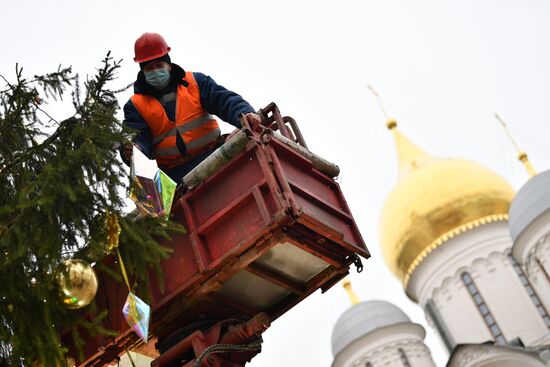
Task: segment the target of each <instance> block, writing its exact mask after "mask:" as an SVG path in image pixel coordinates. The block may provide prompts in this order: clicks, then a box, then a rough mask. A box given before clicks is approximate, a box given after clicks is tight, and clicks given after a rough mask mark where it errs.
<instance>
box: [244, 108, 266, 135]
mask: <svg viewBox="0 0 550 367" xmlns="http://www.w3.org/2000/svg"><path fill="white" fill-rule="evenodd" d="M244 119H245V120H246V122H248V125H250V129H251V130H252V131H255V130H257V129H258V127H259V126H260V124H261V123H262V119H261V117H260V116H259V115H258V114H257V113H255V112H249V113H247V114H246V115H244Z"/></svg>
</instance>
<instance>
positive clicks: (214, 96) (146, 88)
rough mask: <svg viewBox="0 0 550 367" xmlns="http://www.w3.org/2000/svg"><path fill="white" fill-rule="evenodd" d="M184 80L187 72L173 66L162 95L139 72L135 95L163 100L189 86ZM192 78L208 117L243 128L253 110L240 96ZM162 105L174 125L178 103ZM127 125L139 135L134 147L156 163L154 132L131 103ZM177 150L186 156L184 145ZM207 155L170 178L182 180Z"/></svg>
mask: <svg viewBox="0 0 550 367" xmlns="http://www.w3.org/2000/svg"><path fill="white" fill-rule="evenodd" d="M184 76H185V71H184V70H183V69H182V68H181V67H180V66H178V65H176V64H174V63H172V70H171V72H170V84H169V85H168V87H166V88H165V89H164V90H160V91H159V90H157V89H155V88H153V87H152V86H150V85H149V84H147V83H146V81H145V75H144V74H143V72H142V71H140V72H139V73H138V76H137V80H136V81H135V83H134V93H138V94H145V95H150V96H153V97H155V98H157V99H159V100H160V99H162V97H163V96H166V95H169V94H170V93H173V92H174V91H175V90H176V89H177V87H178V85H179V84H181V85H184V86H187V82H186V81H185V80H183V77H184ZM193 76H194V77H195V80H196V82H197V84H198V86H199V91H200V99H201V104H202V107H203V108H204V109H205V110H206V111H207V112H208V113H210V114H212V115H216V116H218V117H219V118H220V119H222V120H224V121H226V122H228V123H230V124H231V125H233V126H235V127H237V128H240V127H241V124H240V121H239V116H240V114H241V113H243V114H246V113H249V112H254V109H253V108H252V106H250V104H249V103H248V102H247V101H245V100H244V99H243V98H242V97H241V96H240V95H238V94H237V93H235V92H232V91H230V90H228V89H226V88H224V87H223V86H221V85H219V84H217V83H216V82H215V81H214V79H212V78H211V77H209V76H207V75H204V74H202V73H197V72H194V73H193ZM161 104H163V105H164V110H165V111H166V115H167V116H168V118H169V119H170V120H172V121H174V120H175V114H176V99H173V100H171V101H161ZM124 125H126V126H128V127H130V128H132V129H135V130H137V131H138V133H137V135H136V136H135V137H134V139H133V142H134V144H136V145H137V146H139V148H140V149H141V151H142V152H143V153H144V154H145V155H146V156H147V157H149V158H150V159H153V156H152V151H153V138H152V135H151V131H150V130H149V126H148V125H147V123H146V122H145V120H144V119H143V118H142V117H141V115H140V114H139V112H138V110H137V109H136V107H135V106H134V105H133V103H132V100H131V99H130V100H128V102H127V103H126V104H125V105H124ZM178 148H180V152H181V153H182V154H183V155H184V154H185V153H186V152H185V151H184V149H185V147H184V145H183V141H182V144H181V145H180V144H178ZM207 153H208V154H202V155H201V156H199V157H197V158H196V159H194V160H192V161H190V162H189V163H187V164H185V166H184V167H176V168H174V169H172V170H169V171H168V172H166V173H167V174H168V175H169V176H171V177H172V176H174V177H172V178H173V179H175V180H176V182H178V181H180V180H181V177H183V176H184V175H185V174H186V173H187V172H189V171H190V170H191V169H193V168H194V167H195V166H196V165H197V164H199V163H200V162H201V161H202V160H204V159H205V158H206V157H207V156H208V155H209V154H210V153H211V152H207ZM178 168H179V169H178Z"/></svg>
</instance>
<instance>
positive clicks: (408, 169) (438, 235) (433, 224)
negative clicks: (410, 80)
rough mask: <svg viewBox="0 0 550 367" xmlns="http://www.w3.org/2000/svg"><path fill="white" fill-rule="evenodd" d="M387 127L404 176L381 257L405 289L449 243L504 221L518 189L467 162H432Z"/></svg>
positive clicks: (394, 194) (388, 213)
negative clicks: (421, 267)
mask: <svg viewBox="0 0 550 367" xmlns="http://www.w3.org/2000/svg"><path fill="white" fill-rule="evenodd" d="M396 126H397V124H396V123H395V121H393V120H390V121H389V122H388V128H389V129H390V130H392V132H393V134H394V138H395V142H396V146H397V152H398V157H399V168H400V177H399V180H398V182H397V185H396V186H395V187H394V188H393V190H392V191H391V192H390V194H389V195H388V197H387V199H386V202H385V204H384V208H383V210H382V216H381V221H380V239H381V244H382V253H383V255H384V258H385V260H386V262H387V264H388V266H389V268H390V269H391V270H392V271H393V273H395V274H396V275H397V277H398V278H399V279H401V280H402V281H403V284H404V286H405V288H406V287H407V283H408V281H409V278H410V276H411V274H412V272H413V271H414V269H415V268H416V267H417V266H418V265H419V264H420V262H421V261H422V260H423V259H424V258H425V257H426V256H427V255H428V254H429V253H430V252H431V251H433V250H434V249H435V248H437V247H438V246H439V245H441V244H442V243H443V242H445V241H447V240H448V239H449V238H451V237H453V236H455V235H457V234H459V233H461V232H464V231H466V230H468V229H471V228H474V227H477V226H479V225H481V224H484V223H488V222H492V221H498V220H506V219H507V213H508V208H509V206H510V202H511V201H512V198H513V197H514V190H513V189H512V188H511V187H510V185H509V184H508V183H507V182H506V181H505V180H504V179H503V178H501V177H500V176H498V175H497V174H495V173H494V172H492V171H491V170H489V169H487V168H485V167H483V166H481V165H480V164H477V163H475V162H472V161H469V160H465V159H442V158H437V157H434V156H432V155H430V154H428V153H426V152H425V151H423V150H422V149H420V148H419V147H417V146H416V145H414V144H413V143H412V142H411V141H409V140H408V139H407V138H406V137H405V136H403V135H402V134H401V133H400V132H399V131H397V129H396Z"/></svg>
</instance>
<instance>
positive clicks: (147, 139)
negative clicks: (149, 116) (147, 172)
mask: <svg viewBox="0 0 550 367" xmlns="http://www.w3.org/2000/svg"><path fill="white" fill-rule="evenodd" d="M123 124H124V125H125V126H126V127H129V128H130V129H134V130H136V131H137V134H136V135H135V136H134V138H133V139H132V141H133V142H134V144H136V145H137V146H138V147H139V149H140V150H141V151H142V152H143V154H145V155H146V156H147V157H148V158H149V159H153V156H152V154H153V136H152V135H151V130H150V129H149V125H147V122H145V120H144V119H143V118H142V117H141V115H140V114H139V112H138V110H137V109H136V107H135V106H134V104H133V103H132V100H131V99H130V100H128V102H126V104H125V105H124V121H123ZM126 163H128V162H126Z"/></svg>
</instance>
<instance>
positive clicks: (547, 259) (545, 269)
mask: <svg viewBox="0 0 550 367" xmlns="http://www.w3.org/2000/svg"><path fill="white" fill-rule="evenodd" d="M525 273H526V275H527V277H528V279H529V282H531V285H532V286H533V288H534V289H535V292H536V293H537V296H538V297H539V298H540V300H541V302H542V304H543V305H544V307H545V309H546V311H547V312H549V311H550V233H548V234H546V235H545V236H544V237H543V238H541V239H540V240H539V241H538V244H537V245H536V246H535V247H534V249H533V252H532V255H531V256H529V258H528V262H527V264H526V267H525Z"/></svg>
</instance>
